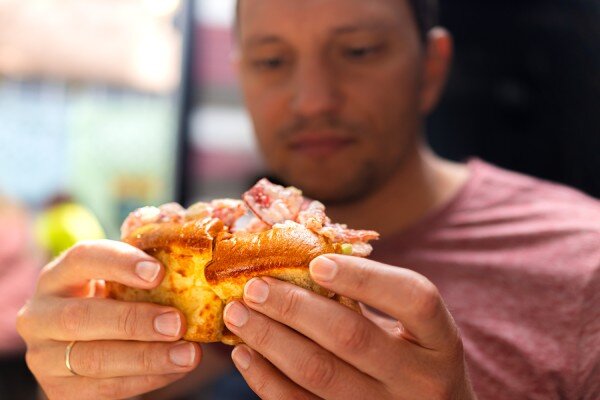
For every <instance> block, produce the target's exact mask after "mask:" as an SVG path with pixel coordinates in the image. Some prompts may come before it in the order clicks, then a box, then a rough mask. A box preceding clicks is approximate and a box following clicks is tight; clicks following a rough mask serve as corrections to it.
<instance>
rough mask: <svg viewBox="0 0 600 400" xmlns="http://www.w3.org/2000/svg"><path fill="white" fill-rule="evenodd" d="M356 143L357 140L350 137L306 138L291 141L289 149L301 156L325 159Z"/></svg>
mask: <svg viewBox="0 0 600 400" xmlns="http://www.w3.org/2000/svg"><path fill="white" fill-rule="evenodd" d="M355 142H356V140H354V139H353V138H349V137H335V136H329V137H327V136H326V137H323V136H306V137H302V138H296V139H294V140H292V141H290V143H289V148H290V149H291V150H292V151H293V152H297V153H300V154H304V155H308V156H314V157H324V156H329V155H332V154H334V153H336V152H338V151H339V150H341V149H343V148H345V147H347V146H349V145H351V144H353V143H355Z"/></svg>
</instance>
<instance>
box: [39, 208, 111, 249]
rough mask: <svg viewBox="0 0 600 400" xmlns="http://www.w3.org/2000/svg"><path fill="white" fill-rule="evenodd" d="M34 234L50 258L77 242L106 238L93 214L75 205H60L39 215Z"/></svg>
mask: <svg viewBox="0 0 600 400" xmlns="http://www.w3.org/2000/svg"><path fill="white" fill-rule="evenodd" d="M35 234H36V238H37V240H38V241H39V243H40V244H41V245H42V247H43V248H45V249H46V250H47V251H48V252H49V253H50V254H51V255H52V257H56V256H58V255H59V254H60V253H62V252H63V251H65V250H67V249H68V248H70V247H71V246H73V245H74V244H75V243H77V242H79V241H82V240H96V239H104V238H105V237H106V234H105V233H104V229H102V226H101V225H100V222H98V219H97V218H96V217H95V216H94V214H92V213H91V212H90V211H89V210H88V209H86V208H85V207H83V206H81V205H79V204H75V203H62V204H59V205H56V206H53V207H51V208H49V209H48V210H46V211H44V212H43V213H42V214H40V216H39V217H38V219H37V221H36V224H35Z"/></svg>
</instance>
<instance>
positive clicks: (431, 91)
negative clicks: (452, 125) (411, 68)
mask: <svg viewBox="0 0 600 400" xmlns="http://www.w3.org/2000/svg"><path fill="white" fill-rule="evenodd" d="M452 53H453V43H452V36H451V35H450V33H449V32H448V31H447V30H446V29H444V28H441V27H435V28H433V29H431V30H430V31H429V33H428V34H427V49H426V53H425V59H424V73H423V87H422V89H421V107H420V109H421V112H422V113H423V114H424V115H427V114H429V113H430V112H431V111H433V109H434V108H435V106H436V105H437V103H438V101H439V99H440V97H441V94H442V93H443V91H444V87H445V86H446V81H447V79H448V73H449V72H450V66H451V63H452Z"/></svg>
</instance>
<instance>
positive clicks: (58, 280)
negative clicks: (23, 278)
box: [38, 240, 164, 295]
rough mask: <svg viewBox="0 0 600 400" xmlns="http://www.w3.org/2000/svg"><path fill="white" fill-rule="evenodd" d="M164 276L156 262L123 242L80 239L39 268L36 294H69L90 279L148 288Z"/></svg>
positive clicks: (85, 284) (79, 288)
mask: <svg viewBox="0 0 600 400" xmlns="http://www.w3.org/2000/svg"><path fill="white" fill-rule="evenodd" d="M163 276H164V268H163V267H162V266H161V265H160V263H159V262H158V261H157V260H156V259H154V258H152V257H150V256H149V255H148V254H146V253H144V252H143V251H142V250H140V249H137V248H135V247H133V246H130V245H128V244H126V243H121V242H116V241H110V240H97V241H87V242H80V243H78V244H76V245H75V246H73V247H72V248H70V249H69V250H67V251H66V252H65V253H64V254H63V255H61V256H60V257H58V258H57V259H56V260H54V261H53V262H51V263H50V264H48V265H47V266H46V267H44V269H43V270H42V273H41V275H40V279H39V281H38V294H39V295H45V294H60V295H72V294H73V292H75V293H77V292H79V291H80V290H81V288H82V287H86V286H87V284H88V283H89V281H90V280H92V279H102V280H106V281H114V282H119V283H122V284H124V285H127V286H131V287H136V288H141V289H150V288H153V287H155V286H157V285H158V284H159V283H160V281H161V280H162V278H163Z"/></svg>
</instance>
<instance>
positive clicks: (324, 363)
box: [300, 352, 335, 389]
mask: <svg viewBox="0 0 600 400" xmlns="http://www.w3.org/2000/svg"><path fill="white" fill-rule="evenodd" d="M300 371H302V372H301V373H302V378H303V379H304V381H305V382H306V384H307V385H309V386H311V387H314V388H323V389H324V388H329V387H330V386H332V384H333V382H334V380H335V365H334V362H333V359H332V358H331V356H329V355H327V354H325V353H321V352H317V353H313V354H311V355H310V356H308V357H307V358H306V360H305V361H304V363H303V365H300Z"/></svg>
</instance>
